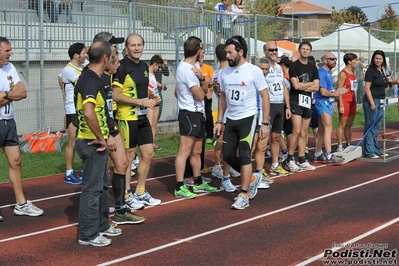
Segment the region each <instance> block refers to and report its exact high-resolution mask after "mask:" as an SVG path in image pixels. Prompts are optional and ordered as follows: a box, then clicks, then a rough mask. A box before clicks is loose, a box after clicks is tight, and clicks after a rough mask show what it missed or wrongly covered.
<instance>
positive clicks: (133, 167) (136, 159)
mask: <svg viewBox="0 0 399 266" xmlns="http://www.w3.org/2000/svg"><path fill="white" fill-rule="evenodd" d="M139 163H140V158H139V157H138V156H136V158H135V159H134V160H133V162H132V165H131V166H130V169H131V170H136V169H137V167H139Z"/></svg>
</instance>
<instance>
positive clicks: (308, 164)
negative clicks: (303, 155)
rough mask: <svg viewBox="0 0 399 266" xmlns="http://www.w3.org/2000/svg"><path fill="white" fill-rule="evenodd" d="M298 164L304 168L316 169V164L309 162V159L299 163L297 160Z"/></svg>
mask: <svg viewBox="0 0 399 266" xmlns="http://www.w3.org/2000/svg"><path fill="white" fill-rule="evenodd" d="M297 164H298V166H299V167H300V168H302V169H303V170H312V171H313V170H316V166H313V165H310V163H309V162H308V160H306V161H305V162H303V163H298V162H297Z"/></svg>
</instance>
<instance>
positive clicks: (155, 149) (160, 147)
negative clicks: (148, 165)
mask: <svg viewBox="0 0 399 266" xmlns="http://www.w3.org/2000/svg"><path fill="white" fill-rule="evenodd" d="M162 149H163V148H162V146H159V145H157V144H155V143H154V151H160V150H162Z"/></svg>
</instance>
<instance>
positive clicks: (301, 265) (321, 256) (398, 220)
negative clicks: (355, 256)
mask: <svg viewBox="0 0 399 266" xmlns="http://www.w3.org/2000/svg"><path fill="white" fill-rule="evenodd" d="M397 222H399V217H396V218H395V219H393V220H391V221H389V222H387V223H385V224H383V225H380V226H378V227H377V228H374V229H373V230H370V231H368V232H366V233H364V234H361V235H359V236H357V237H355V238H352V239H351V240H348V241H346V242H345V243H343V244H342V247H341V245H340V247H335V248H332V249H331V250H332V252H335V251H337V250H340V249H342V248H343V247H345V246H347V247H348V246H350V244H353V243H355V242H356V241H359V240H360V239H363V238H365V237H367V236H370V235H372V234H374V233H376V232H378V231H380V230H382V229H384V228H386V227H388V226H390V225H393V224H394V223H397ZM323 257H324V252H323V253H320V254H319V255H317V256H314V257H312V258H310V259H308V260H305V261H303V262H301V263H299V264H297V265H296V266H305V265H308V264H309V263H311V262H314V261H316V260H319V259H321V258H323Z"/></svg>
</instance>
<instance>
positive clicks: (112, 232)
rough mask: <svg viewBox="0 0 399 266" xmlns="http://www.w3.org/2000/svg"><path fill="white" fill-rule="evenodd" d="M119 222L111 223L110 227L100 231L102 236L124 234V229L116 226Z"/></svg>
mask: <svg viewBox="0 0 399 266" xmlns="http://www.w3.org/2000/svg"><path fill="white" fill-rule="evenodd" d="M116 226H117V224H111V225H110V227H109V228H108V229H107V230H105V231H103V232H100V236H119V235H121V234H122V229H120V228H116Z"/></svg>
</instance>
